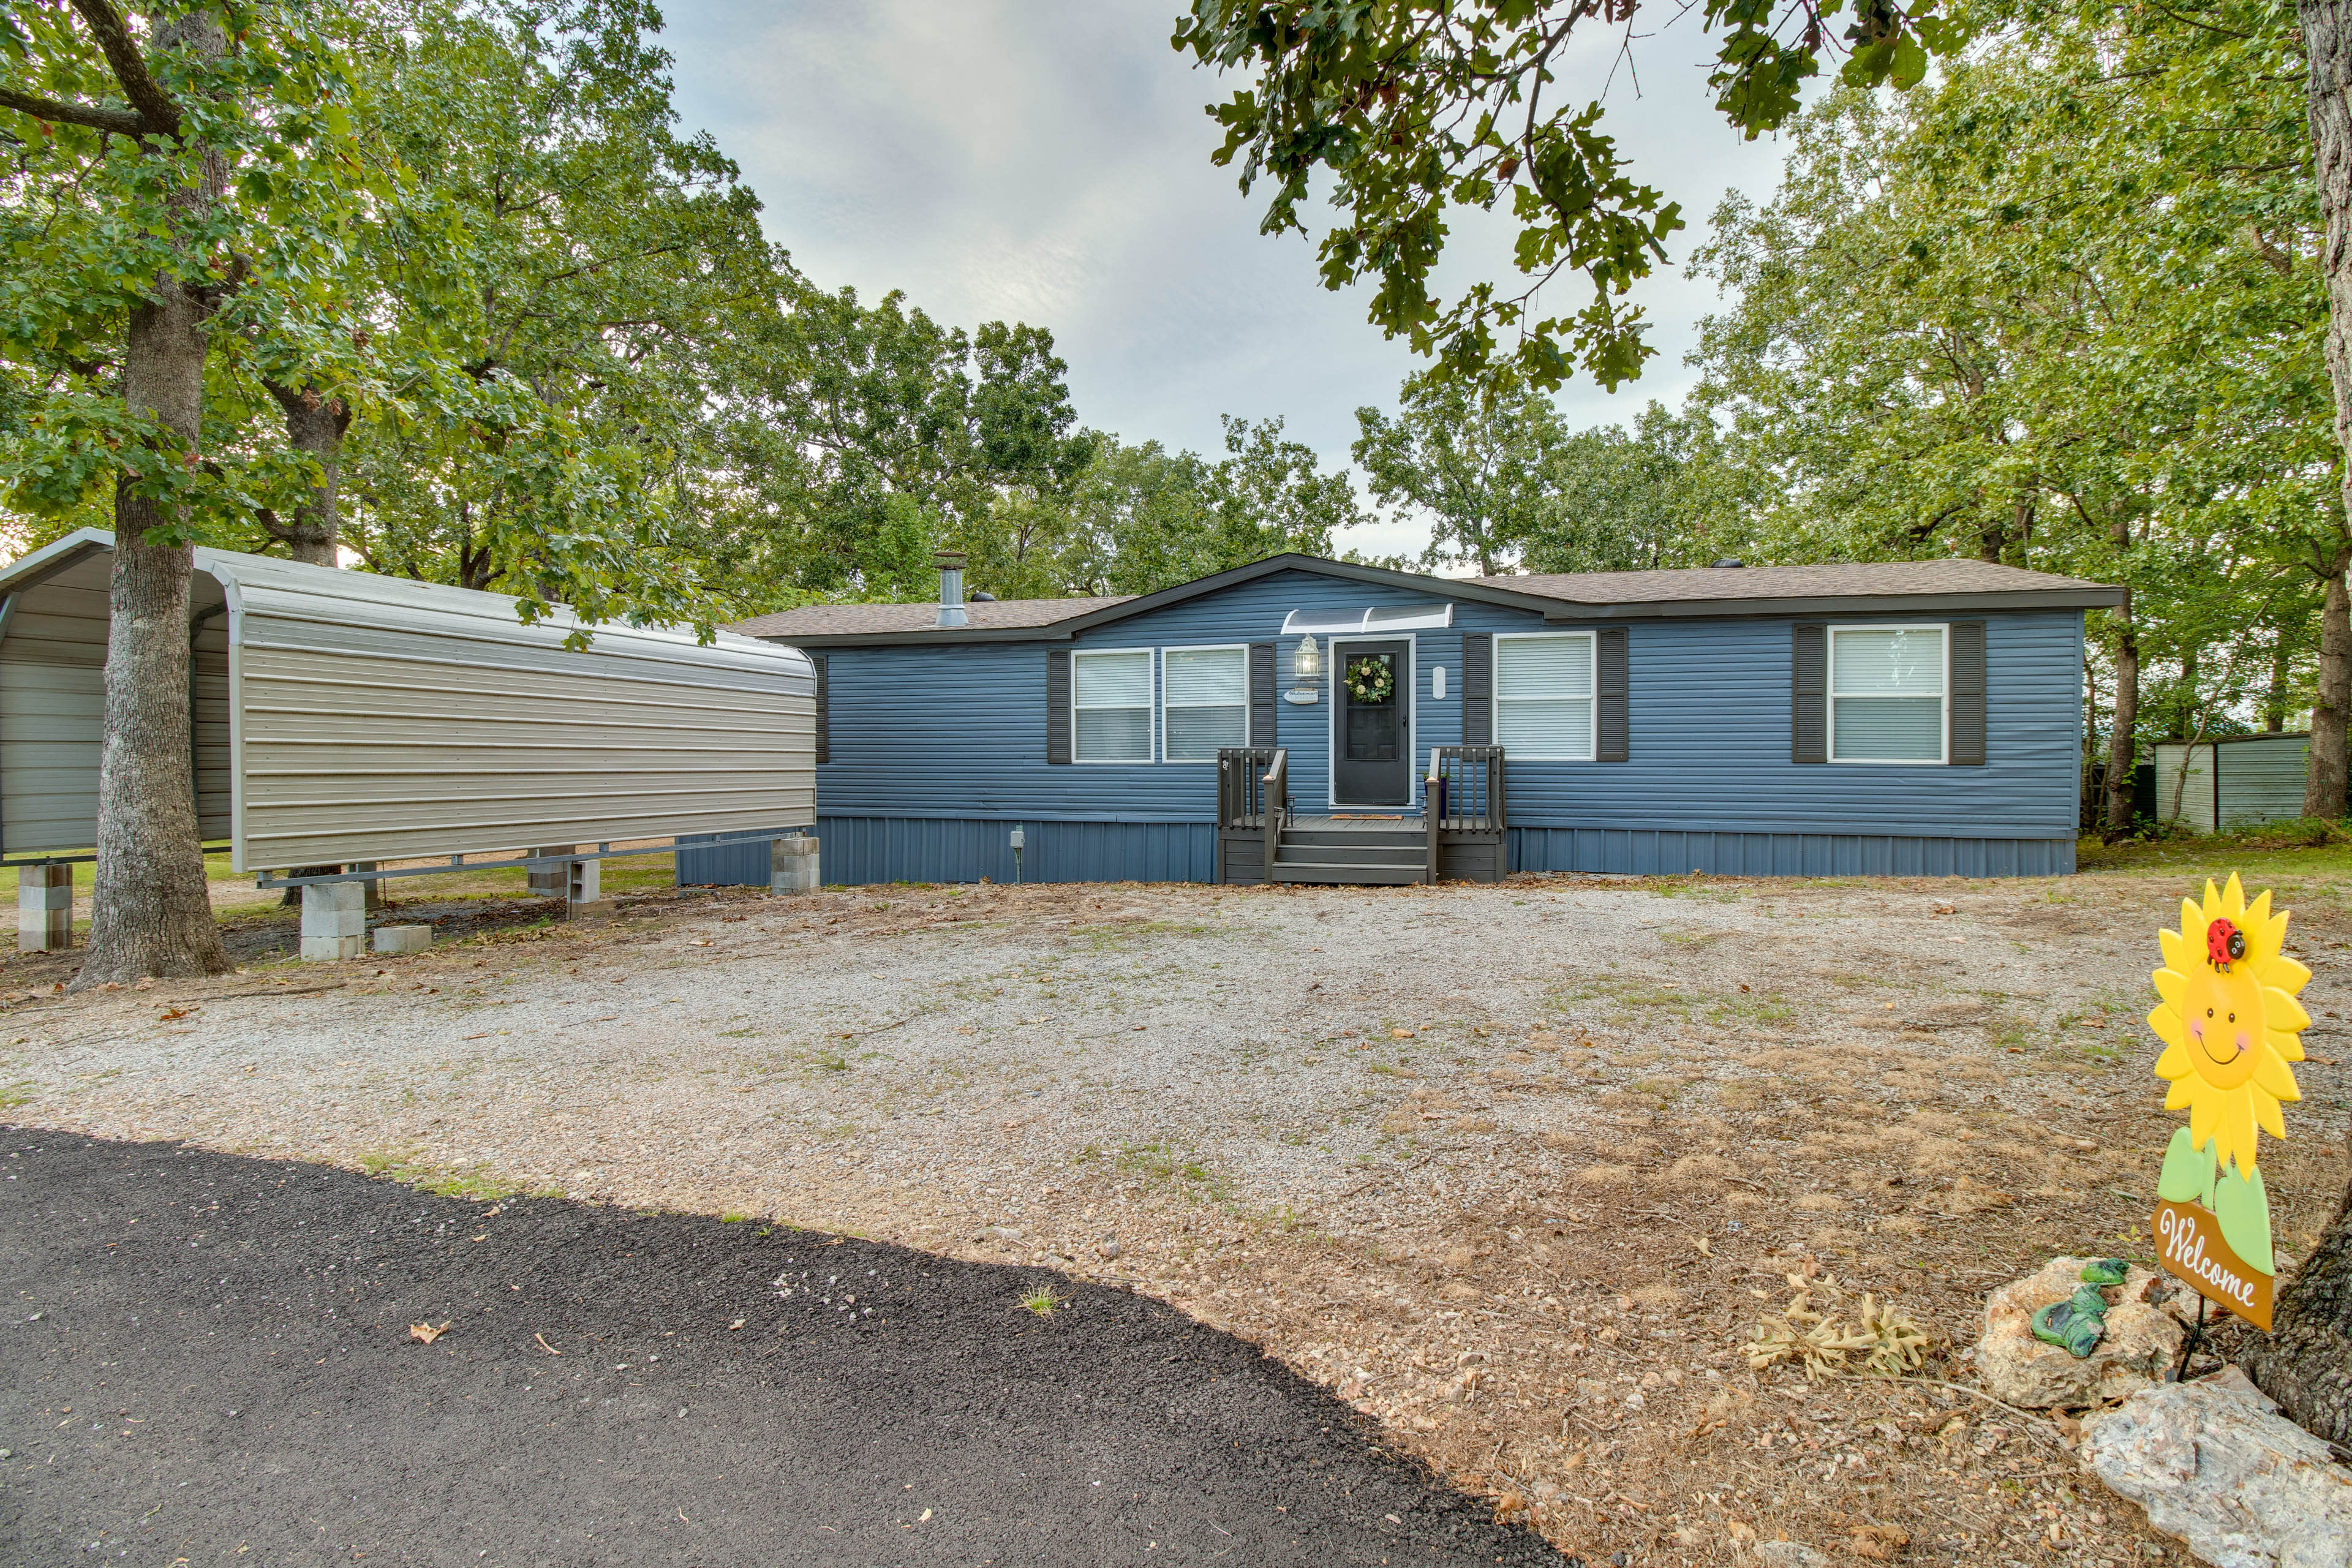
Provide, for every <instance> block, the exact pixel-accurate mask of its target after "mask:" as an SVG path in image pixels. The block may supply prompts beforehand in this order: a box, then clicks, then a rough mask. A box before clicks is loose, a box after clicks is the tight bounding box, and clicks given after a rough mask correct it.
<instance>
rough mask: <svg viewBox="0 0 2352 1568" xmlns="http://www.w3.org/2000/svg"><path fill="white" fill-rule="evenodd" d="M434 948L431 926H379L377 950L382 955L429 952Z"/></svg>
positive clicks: (377, 928) (376, 941) (376, 934)
mask: <svg viewBox="0 0 2352 1568" xmlns="http://www.w3.org/2000/svg"><path fill="white" fill-rule="evenodd" d="M432 947H433V928H432V927H431V926H421V925H420V926H378V927H376V928H375V950H376V952H380V953H393V952H430V951H431V950H432Z"/></svg>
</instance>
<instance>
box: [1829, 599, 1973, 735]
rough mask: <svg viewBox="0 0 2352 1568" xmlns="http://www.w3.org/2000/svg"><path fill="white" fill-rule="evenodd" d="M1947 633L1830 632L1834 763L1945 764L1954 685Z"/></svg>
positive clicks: (1932, 629) (1914, 629)
mask: <svg viewBox="0 0 2352 1568" xmlns="http://www.w3.org/2000/svg"><path fill="white" fill-rule="evenodd" d="M1946 632H1947V628H1946V627H1944V626H1832V627H1831V628H1830V715H1829V726H1830V761H1832V762H1833V763H1941V762H1942V761H1944V759H1945V754H1946V753H1945V737H1946V736H1947V735H1948V733H1949V732H1950V725H1949V723H1948V719H1947V716H1946V713H1945V705H1946V704H1947V703H1948V701H1949V700H1950V692H1951V689H1952V683H1951V680H1950V678H1949V669H1948V660H1949V658H1950V652H1949V650H1950V646H1951V638H1950V637H1948V636H1947V635H1946Z"/></svg>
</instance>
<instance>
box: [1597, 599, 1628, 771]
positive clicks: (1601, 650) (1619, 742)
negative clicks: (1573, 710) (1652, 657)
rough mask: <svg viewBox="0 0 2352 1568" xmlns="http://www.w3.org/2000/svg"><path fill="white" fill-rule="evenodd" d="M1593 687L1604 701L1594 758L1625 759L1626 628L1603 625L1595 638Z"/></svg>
mask: <svg viewBox="0 0 2352 1568" xmlns="http://www.w3.org/2000/svg"><path fill="white" fill-rule="evenodd" d="M1592 651H1593V660H1592V662H1593V667H1594V674H1595V677H1596V679H1595V682H1594V689H1595V691H1596V692H1597V693H1598V695H1599V696H1600V699H1601V700H1600V701H1599V702H1598V703H1597V704H1595V707H1596V708H1597V709H1598V714H1597V718H1596V723H1597V726H1598V729H1599V733H1597V734H1596V735H1594V737H1593V745H1592V759H1593V761H1595V762H1600V763H1622V762H1623V761H1624V760H1625V628H1624V627H1623V626H1603V627H1602V628H1601V630H1600V632H1599V633H1597V634H1596V635H1595V636H1594V637H1593V650H1592Z"/></svg>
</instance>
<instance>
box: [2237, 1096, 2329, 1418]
mask: <svg viewBox="0 0 2352 1568" xmlns="http://www.w3.org/2000/svg"><path fill="white" fill-rule="evenodd" d="M2347 1146H2352V1137H2347ZM2245 1367H2246V1374H2247V1375H2248V1376H2249V1377H2252V1379H2253V1380H2254V1382H2255V1384H2257V1385H2259V1386H2260V1387H2261V1389H2262V1391H2263V1393H2264V1394H2269V1395H2270V1396H2271V1397H2272V1398H2273V1399H2275V1400H2277V1401H2278V1402H2279V1408H2280V1409H2282V1410H2284V1412H2285V1413H2286V1414H2287V1415H2288V1416H2290V1417H2291V1418H2293V1419H2294V1420H2295V1421H2297V1422H2299V1423H2301V1424H2302V1425H2303V1426H2305V1428H2307V1429H2308V1430H2310V1431H2313V1432H2315V1433H2317V1434H2318V1435H2319V1436H2322V1437H2325V1438H2326V1439H2327V1440H2328V1441H2329V1442H2331V1443H2345V1444H2352V1188H2347V1190H2346V1192H2345V1195H2344V1199H2343V1200H2342V1201H2340V1202H2339V1203H2338V1204H2337V1205H2336V1218H2335V1219H2334V1220H2333V1221H2332V1222H2330V1223H2329V1225H2328V1226H2327V1232H2326V1235H2325V1236H2322V1237H2320V1238H2319V1245H2318V1246H2317V1247H2314V1248H2313V1249H2312V1252H2311V1256H2310V1257H2308V1258H2305V1259H2304V1260H2303V1267H2302V1268H2299V1269H2297V1270H2296V1271H2295V1276H2294V1279H2290V1280H2288V1281H2287V1284H2286V1289H2284V1290H2281V1291H2280V1292H2279V1295H2278V1302H2277V1305H2276V1307H2275V1309H2274V1310H2273V1312H2272V1315H2271V1331H2270V1335H2269V1337H2268V1338H2266V1339H2263V1340H2259V1341H2257V1342H2255V1344H2254V1347H2253V1349H2252V1350H2251V1351H2249V1352H2247V1354H2246V1358H2245Z"/></svg>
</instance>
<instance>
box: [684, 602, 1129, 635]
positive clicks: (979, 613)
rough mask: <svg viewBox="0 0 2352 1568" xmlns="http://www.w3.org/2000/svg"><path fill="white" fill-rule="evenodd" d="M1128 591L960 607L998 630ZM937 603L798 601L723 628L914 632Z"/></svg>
mask: <svg viewBox="0 0 2352 1568" xmlns="http://www.w3.org/2000/svg"><path fill="white" fill-rule="evenodd" d="M1131 596H1132V595H1127V594H1115V595H1111V596H1109V597H1108V598H1098V599H988V600H982V601H979V602H978V603H975V604H971V605H965V606H964V607H965V608H966V609H967V610H969V611H971V629H972V630H974V631H1003V630H1010V629H1013V628H1015V627H1020V626H1051V625H1053V624H1054V623H1055V621H1066V620H1068V619H1069V618H1070V617H1071V616H1083V615H1086V614H1087V613H1089V612H1090V611H1094V610H1100V609H1107V608H1108V607H1109V606H1111V605H1122V604H1125V603H1126V602H1127V601H1128V599H1129V598H1130V597H1131ZM939 616H940V607H939V606H938V605H802V606H801V607H800V608H799V609H797V610H779V611H777V612H776V613H775V614H774V615H772V616H753V617H752V618H751V619H750V620H748V621H739V622H737V623H736V624H735V625H734V626H730V627H728V628H727V629H728V630H730V631H734V632H741V633H742V634H743V635H744V636H745V637H782V638H785V639H790V638H793V637H854V636H856V635H857V634H858V633H861V632H919V631H928V630H929V629H930V628H931V627H933V626H937V625H938V624H939Z"/></svg>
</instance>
